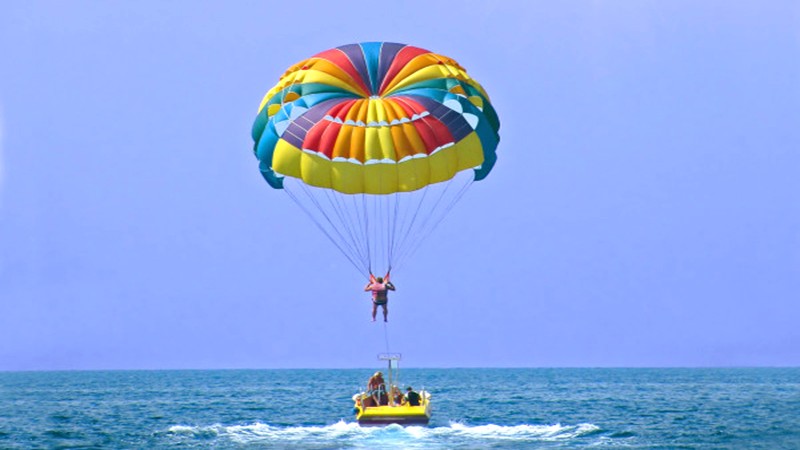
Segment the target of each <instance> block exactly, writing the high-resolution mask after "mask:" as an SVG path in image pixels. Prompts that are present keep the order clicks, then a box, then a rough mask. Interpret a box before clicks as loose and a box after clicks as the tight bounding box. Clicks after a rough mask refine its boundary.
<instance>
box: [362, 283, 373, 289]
mask: <svg viewBox="0 0 800 450" xmlns="http://www.w3.org/2000/svg"><path fill="white" fill-rule="evenodd" d="M370 289H372V283H371V282H370V283H367V285H366V286H364V290H365V291H368V290H370Z"/></svg>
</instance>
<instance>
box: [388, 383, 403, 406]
mask: <svg viewBox="0 0 800 450" xmlns="http://www.w3.org/2000/svg"><path fill="white" fill-rule="evenodd" d="M389 392H390V394H389V397H391V400H392V405H393V406H394V405H402V404H403V402H404V401H405V397H404V396H403V393H402V392H400V388H399V387H397V386H394V385H392V388H391V389H390V390H389Z"/></svg>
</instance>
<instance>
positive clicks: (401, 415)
mask: <svg viewBox="0 0 800 450" xmlns="http://www.w3.org/2000/svg"><path fill="white" fill-rule="evenodd" d="M378 359H381V360H385V361H388V364H389V369H388V380H387V381H388V385H389V386H390V388H389V392H388V393H387V392H377V393H371V392H367V391H364V392H359V393H358V394H355V395H353V402H354V403H355V408H354V409H355V413H356V420H358V424H359V425H389V424H392V423H396V424H400V425H427V424H428V421H429V420H430V418H431V394H430V393H429V392H427V391H426V390H425V389H422V390H421V391H420V392H419V405H410V404H409V402H408V401H407V399H405V397H404V396H403V395H402V394H400V392H401V391H400V389H399V388H398V383H397V375H398V372H399V361H400V354H399V353H391V354H388V353H384V354H381V355H378ZM376 400H377V404H376Z"/></svg>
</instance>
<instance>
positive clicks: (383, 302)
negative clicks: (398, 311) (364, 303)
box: [372, 298, 389, 305]
mask: <svg viewBox="0 0 800 450" xmlns="http://www.w3.org/2000/svg"><path fill="white" fill-rule="evenodd" d="M372 303H375V304H376V305H385V304H387V303H389V300H388V299H385V298H384V299H372Z"/></svg>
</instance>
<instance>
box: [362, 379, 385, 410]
mask: <svg viewBox="0 0 800 450" xmlns="http://www.w3.org/2000/svg"><path fill="white" fill-rule="evenodd" d="M367 395H369V396H370V397H372V401H373V402H374V405H375V406H378V405H385V404H387V403H388V397H387V395H386V382H385V381H383V373H381V372H375V374H374V375H372V376H371V377H370V379H369V381H368V382H367Z"/></svg>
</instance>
